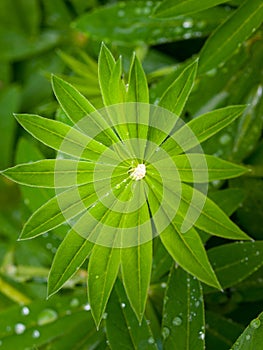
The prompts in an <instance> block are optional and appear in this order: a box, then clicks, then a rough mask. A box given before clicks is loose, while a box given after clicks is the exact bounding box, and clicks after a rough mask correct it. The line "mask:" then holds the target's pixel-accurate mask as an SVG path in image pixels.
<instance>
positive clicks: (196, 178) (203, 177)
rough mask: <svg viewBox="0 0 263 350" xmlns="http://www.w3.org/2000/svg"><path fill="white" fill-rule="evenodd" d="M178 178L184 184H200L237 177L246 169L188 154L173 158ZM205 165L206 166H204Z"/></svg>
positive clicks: (207, 156)
mask: <svg viewBox="0 0 263 350" xmlns="http://www.w3.org/2000/svg"><path fill="white" fill-rule="evenodd" d="M173 160H174V162H175V164H176V167H177V169H178V171H179V174H180V178H181V180H182V181H185V182H195V183H202V182H207V181H214V180H224V179H229V178H233V177H237V176H240V175H243V174H245V173H246V172H248V169H247V168H245V167H243V166H240V165H237V164H234V163H230V162H227V161H225V160H222V159H220V158H217V157H214V156H210V155H203V154H198V153H190V154H188V155H179V156H176V157H174V158H173ZM204 164H206V166H204Z"/></svg>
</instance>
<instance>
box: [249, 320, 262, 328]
mask: <svg viewBox="0 0 263 350" xmlns="http://www.w3.org/2000/svg"><path fill="white" fill-rule="evenodd" d="M260 325H261V322H260V320H259V319H258V318H255V319H254V320H252V321H251V322H250V326H251V327H252V328H254V329H257V328H259V327H260Z"/></svg>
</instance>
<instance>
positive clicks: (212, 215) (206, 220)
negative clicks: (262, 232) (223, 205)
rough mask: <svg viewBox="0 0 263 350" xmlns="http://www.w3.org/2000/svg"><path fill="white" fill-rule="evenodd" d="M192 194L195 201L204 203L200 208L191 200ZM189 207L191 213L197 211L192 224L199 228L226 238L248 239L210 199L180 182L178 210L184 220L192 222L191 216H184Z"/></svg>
mask: <svg viewBox="0 0 263 350" xmlns="http://www.w3.org/2000/svg"><path fill="white" fill-rule="evenodd" d="M193 196H195V202H196V203H204V206H203V208H202V210H200V208H198V207H197V206H196V205H195V203H194V202H193V201H192V198H193ZM189 207H191V210H192V214H193V215H194V213H195V212H196V213H197V215H196V216H195V217H196V218H197V220H196V221H195V223H194V226H196V227H198V228H199V229H201V230H203V231H205V232H207V233H210V234H212V235H215V236H219V237H223V238H227V239H244V240H248V239H250V238H249V237H248V236H247V234H246V233H244V232H243V231H242V230H241V229H240V228H239V227H238V226H237V225H236V224H234V222H232V221H231V220H230V219H229V218H228V216H227V215H226V214H225V213H224V212H223V210H222V209H220V208H219V207H218V206H217V205H216V204H215V203H214V202H213V201H212V200H211V199H209V198H208V197H207V196H205V195H204V194H203V193H202V192H200V191H198V190H196V189H194V188H193V187H190V186H188V185H186V184H184V183H182V195H181V206H180V212H181V214H182V215H183V216H184V218H185V220H186V221H189V223H190V224H193V223H192V222H191V216H190V217H189V216H186V211H187V210H188V208H189ZM186 221H185V222H186Z"/></svg>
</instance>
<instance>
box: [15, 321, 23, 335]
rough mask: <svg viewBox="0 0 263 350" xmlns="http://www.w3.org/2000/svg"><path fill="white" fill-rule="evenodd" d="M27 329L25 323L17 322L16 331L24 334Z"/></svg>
mask: <svg viewBox="0 0 263 350" xmlns="http://www.w3.org/2000/svg"><path fill="white" fill-rule="evenodd" d="M25 330H26V326H25V325H24V324H23V323H17V324H16V325H15V333H16V334H22V333H24V331H25Z"/></svg>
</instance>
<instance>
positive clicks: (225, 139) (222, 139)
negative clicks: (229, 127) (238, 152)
mask: <svg viewBox="0 0 263 350" xmlns="http://www.w3.org/2000/svg"><path fill="white" fill-rule="evenodd" d="M230 141H231V136H230V135H229V134H224V135H222V136H221V137H220V138H219V142H220V143H221V145H226V144H228V143H229V142H230Z"/></svg>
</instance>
